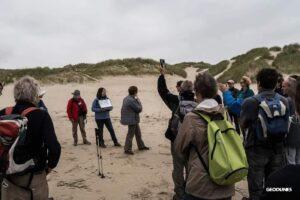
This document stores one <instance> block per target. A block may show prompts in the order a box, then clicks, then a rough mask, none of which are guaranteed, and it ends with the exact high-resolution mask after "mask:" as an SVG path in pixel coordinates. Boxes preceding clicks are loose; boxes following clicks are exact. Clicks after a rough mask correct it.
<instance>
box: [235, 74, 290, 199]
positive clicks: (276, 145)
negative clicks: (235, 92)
mask: <svg viewBox="0 0 300 200" xmlns="http://www.w3.org/2000/svg"><path fill="white" fill-rule="evenodd" d="M256 80H257V86H258V91H259V93H258V95H255V96H254V97H252V98H247V99H246V100H245V101H244V103H243V105H242V110H241V116H240V122H241V127H242V129H243V130H245V133H246V135H245V149H246V154H247V159H248V163H249V173H248V177H247V178H248V188H249V195H250V199H251V200H257V199H259V198H260V196H261V194H262V192H263V188H264V183H265V180H266V179H267V178H268V177H269V175H270V174H271V173H273V172H275V171H277V170H279V169H281V168H282V167H283V165H284V138H285V136H286V133H287V131H288V117H289V112H290V111H289V104H288V101H287V99H286V98H284V97H283V96H281V95H279V94H277V93H275V91H274V90H275V87H276V84H277V80H278V72H277V71H276V70H275V69H271V68H265V69H262V70H261V71H259V72H258V74H257V76H256ZM270 105H272V108H273V109H272V111H271V112H267V111H265V110H270V107H269V106H270ZM268 108H269V109H268ZM279 108H281V109H280V111H279V110H278V109H279ZM266 115H268V117H270V119H269V120H268V121H266V120H265V119H266V117H265V116H266ZM275 116H276V117H275ZM263 124H264V126H262V125H263ZM263 127H266V128H263Z"/></svg>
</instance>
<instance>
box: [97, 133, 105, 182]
mask: <svg viewBox="0 0 300 200" xmlns="http://www.w3.org/2000/svg"><path fill="white" fill-rule="evenodd" d="M95 135H96V149H97V161H98V163H97V164H98V176H100V177H101V178H105V176H104V173H103V162H102V159H103V158H102V152H101V148H100V147H99V130H98V129H97V128H95Z"/></svg>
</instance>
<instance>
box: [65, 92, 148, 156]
mask: <svg viewBox="0 0 300 200" xmlns="http://www.w3.org/2000/svg"><path fill="white" fill-rule="evenodd" d="M72 94H73V97H72V98H71V99H70V100H69V101H68V105H67V114H68V118H69V120H70V121H71V123H72V133H73V139H74V146H77V144H78V135H77V129H78V126H79V128H80V132H81V135H82V139H83V144H86V145H90V144H91V143H90V142H89V141H88V140H87V136H86V131H85V123H86V119H87V112H88V110H87V106H86V103H85V101H84V100H83V98H81V95H80V91H79V90H75V91H74V92H73V93H72ZM137 94H138V88H137V87H136V86H131V87H129V89H128V96H127V97H125V98H124V100H123V105H122V109H121V124H123V125H126V126H128V132H127V137H126V141H125V145H124V153H125V154H128V155H133V154H134V153H133V150H132V140H133V138H134V136H135V138H136V142H137V146H138V149H139V150H140V151H144V150H149V147H147V146H146V145H145V144H144V141H143V139H142V134H141V129H140V125H139V123H140V116H139V114H140V113H141V112H142V109H143V106H142V103H141V101H140V99H139V98H138V95H137ZM102 102H106V104H104V103H102ZM112 109H113V106H112V104H111V101H110V99H109V98H108V97H107V95H106V89H105V88H102V87H101V88H99V89H98V91H97V94H96V98H95V99H94V101H93V103H92V107H91V110H92V111H93V112H94V113H95V122H96V124H97V127H98V129H97V131H96V134H97V136H98V137H97V138H98V144H99V146H100V147H101V148H106V145H105V142H104V139H103V129H104V125H105V126H106V128H107V129H108V131H109V133H110V136H111V139H112V141H113V142H114V146H115V147H121V144H120V143H119V142H118V139H117V137H116V133H115V131H114V128H113V125H112V121H111V118H110V114H109V113H110V111H111V110H112Z"/></svg>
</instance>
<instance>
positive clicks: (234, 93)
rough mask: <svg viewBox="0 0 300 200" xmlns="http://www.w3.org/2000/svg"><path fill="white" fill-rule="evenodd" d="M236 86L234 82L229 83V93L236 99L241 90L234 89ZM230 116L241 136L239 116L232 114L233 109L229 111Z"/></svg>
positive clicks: (229, 81)
mask: <svg viewBox="0 0 300 200" xmlns="http://www.w3.org/2000/svg"><path fill="white" fill-rule="evenodd" d="M234 84H235V82H234V80H228V81H227V85H228V87H229V91H230V92H231V95H232V97H233V98H235V99H236V98H237V97H238V94H239V90H238V89H237V88H235V87H234ZM228 114H229V117H230V119H231V121H233V122H234V125H235V129H236V131H237V132H238V134H240V125H239V116H238V115H236V114H234V113H233V112H231V109H228Z"/></svg>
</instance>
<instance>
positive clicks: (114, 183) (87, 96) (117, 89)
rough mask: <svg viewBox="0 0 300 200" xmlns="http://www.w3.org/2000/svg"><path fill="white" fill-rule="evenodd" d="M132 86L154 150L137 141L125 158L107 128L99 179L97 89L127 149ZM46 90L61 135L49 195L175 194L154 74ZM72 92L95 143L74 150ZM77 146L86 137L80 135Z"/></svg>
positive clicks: (91, 198)
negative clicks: (125, 109)
mask: <svg viewBox="0 0 300 200" xmlns="http://www.w3.org/2000/svg"><path fill="white" fill-rule="evenodd" d="M187 72H188V79H191V80H194V77H195V74H196V70H195V69H193V68H188V69H187ZM166 79H167V84H168V86H169V88H170V90H171V91H173V92H175V85H176V81H177V80H178V79H181V78H180V77H177V76H166ZM131 85H136V86H138V88H139V97H140V99H141V101H142V104H143V106H144V110H143V112H142V114H141V124H140V125H141V130H142V135H143V139H144V142H145V143H146V145H147V146H150V147H151V150H150V151H147V152H139V151H137V147H136V143H135V140H134V142H133V145H134V146H133V149H134V152H135V155H134V156H127V155H125V154H124V153H123V148H116V147H113V142H112V141H111V138H110V136H109V133H108V132H107V130H106V129H105V130H104V139H105V142H106V144H107V145H108V148H106V149H102V154H103V165H104V173H105V175H106V178H104V179H101V178H100V177H99V176H97V157H96V146H95V134H94V128H95V127H96V124H95V121H94V117H93V113H92V112H91V111H90V107H91V104H92V101H93V100H94V98H95V95H96V92H97V89H98V88H99V87H105V88H106V89H107V92H108V96H109V97H110V98H111V100H112V103H113V105H114V109H113V111H112V112H111V117H112V121H113V125H114V128H115V131H116V134H117V137H118V139H119V141H120V143H121V144H122V145H124V142H125V137H126V133H127V127H126V126H122V125H121V124H120V122H119V121H120V109H121V105H122V99H123V98H124V97H125V96H126V95H127V89H128V87H129V86H131ZM43 89H45V90H46V92H47V93H46V95H45V97H44V102H45V104H46V105H47V107H48V109H49V113H50V115H51V117H52V119H53V122H54V126H55V130H56V134H57V137H58V139H59V141H60V143H61V146H62V155H61V159H60V162H59V164H58V166H57V168H56V169H55V171H54V172H52V173H51V174H50V175H49V176H48V180H49V188H50V196H51V197H54V199H58V200H73V199H74V200H104V199H105V200H130V199H133V200H135V199H141V200H150V199H151V200H152V199H153V200H169V199H171V198H172V195H173V183H172V177H171V172H172V159H171V154H170V143H169V141H168V140H167V139H165V137H164V132H165V130H166V127H167V123H168V118H169V117H170V116H171V113H170V111H169V110H168V109H167V107H166V106H165V105H164V104H163V102H162V101H161V99H160V97H159V95H158V93H157V77H156V76H139V77H133V76H119V77H105V78H103V79H102V80H99V81H97V82H94V83H85V84H68V85H44V86H43ZM74 89H79V90H80V91H81V94H82V97H83V98H84V100H85V101H86V103H87V106H88V109H89V113H88V123H87V126H86V131H87V136H88V139H89V140H90V141H91V142H92V145H90V146H86V145H78V146H77V147H74V146H73V138H72V133H71V124H70V122H69V121H68V119H67V116H66V105H67V101H68V99H69V98H71V96H72V95H71V93H72V92H73V91H74ZM12 90H13V86H12V85H8V86H6V87H5V89H4V91H3V96H1V97H0V108H4V107H6V106H10V105H13V104H14V101H13V92H12ZM79 143H82V139H81V136H80V133H79ZM236 191H237V192H236V196H235V197H234V199H241V197H242V196H241V194H243V195H247V190H246V183H245V181H243V182H241V183H239V184H237V186H236Z"/></svg>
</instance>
